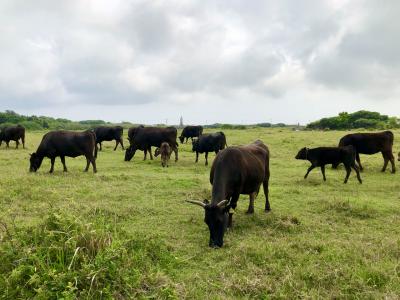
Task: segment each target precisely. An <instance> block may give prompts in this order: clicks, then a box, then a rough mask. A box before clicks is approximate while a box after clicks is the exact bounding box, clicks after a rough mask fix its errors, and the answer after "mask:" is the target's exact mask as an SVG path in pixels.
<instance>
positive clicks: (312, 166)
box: [304, 165, 315, 179]
mask: <svg viewBox="0 0 400 300" xmlns="http://www.w3.org/2000/svg"><path fill="white" fill-rule="evenodd" d="M314 168H315V166H314V165H311V166H310V167H309V168H308V170H307V173H306V175H304V179H306V178H307V176H308V174H309V173H310V172H311V170H312V169H314Z"/></svg>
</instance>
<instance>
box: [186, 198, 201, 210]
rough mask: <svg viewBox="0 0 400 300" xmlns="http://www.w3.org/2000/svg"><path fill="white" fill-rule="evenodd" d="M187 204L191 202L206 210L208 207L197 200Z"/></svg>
mask: <svg viewBox="0 0 400 300" xmlns="http://www.w3.org/2000/svg"><path fill="white" fill-rule="evenodd" d="M186 202H189V203H192V204H196V205H199V206H201V207H202V208H205V207H206V204H205V203H203V202H201V201H196V200H186Z"/></svg>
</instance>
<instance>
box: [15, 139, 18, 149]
mask: <svg viewBox="0 0 400 300" xmlns="http://www.w3.org/2000/svg"><path fill="white" fill-rule="evenodd" d="M18 146H19V142H18V140H16V141H15V149H18Z"/></svg>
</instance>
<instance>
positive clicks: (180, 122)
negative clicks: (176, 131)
mask: <svg viewBox="0 0 400 300" xmlns="http://www.w3.org/2000/svg"><path fill="white" fill-rule="evenodd" d="M179 127H183V118H182V116H181V118H180V120H179Z"/></svg>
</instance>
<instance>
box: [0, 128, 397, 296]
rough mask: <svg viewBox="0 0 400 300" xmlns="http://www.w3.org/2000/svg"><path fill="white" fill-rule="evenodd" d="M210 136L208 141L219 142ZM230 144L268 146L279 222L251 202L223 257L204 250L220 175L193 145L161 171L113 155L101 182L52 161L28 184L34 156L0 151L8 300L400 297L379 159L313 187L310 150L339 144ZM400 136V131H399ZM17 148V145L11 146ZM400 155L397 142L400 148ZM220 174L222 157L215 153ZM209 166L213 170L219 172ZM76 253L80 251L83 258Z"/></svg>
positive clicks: (274, 132)
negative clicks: (303, 157)
mask: <svg viewBox="0 0 400 300" xmlns="http://www.w3.org/2000/svg"><path fill="white" fill-rule="evenodd" d="M209 131H210V130H209ZM224 132H225V134H226V136H227V142H228V144H229V145H239V144H246V143H249V142H252V141H254V140H256V139H261V140H263V141H264V142H265V143H266V144H267V145H268V146H269V148H270V151H271V181H270V203H271V208H272V211H271V213H268V214H266V213H264V211H263V207H264V199H263V198H264V197H263V194H262V192H260V194H259V197H258V198H257V200H256V202H255V214H254V215H251V216H249V215H246V214H245V211H246V209H247V206H248V197H246V196H241V198H240V200H239V202H238V208H237V213H236V214H235V215H234V226H235V227H234V229H233V230H232V231H230V232H228V234H227V235H226V237H225V244H224V247H223V248H222V249H217V250H215V249H210V248H209V247H208V229H207V226H206V225H205V224H204V222H203V218H204V212H203V211H202V209H201V208H199V207H197V206H194V205H190V204H187V203H185V200H186V199H194V200H202V199H204V198H209V197H210V190H211V185H210V184H209V182H208V177H209V170H210V166H208V167H206V166H204V155H203V156H201V158H200V159H199V163H198V164H195V163H194V159H195V155H194V154H193V153H192V152H191V146H189V144H188V145H180V147H179V158H180V159H179V161H178V163H174V162H173V161H171V163H170V167H169V168H165V169H163V168H162V167H161V163H160V160H159V159H156V160H154V161H150V160H147V161H143V160H142V159H143V152H140V151H139V152H137V153H136V156H135V158H134V159H133V160H132V161H131V162H124V161H123V158H124V152H123V151H122V150H120V149H118V150H117V151H115V152H114V151H112V148H113V146H114V144H113V143H104V144H103V146H105V147H104V148H103V149H104V150H103V152H100V153H99V157H98V160H97V166H98V173H97V174H93V173H92V171H91V169H90V171H89V172H88V173H85V172H83V169H84V167H85V165H86V161H85V159H84V158H83V157H80V158H76V159H72V158H67V161H66V163H67V167H68V170H69V172H68V173H63V172H62V165H61V162H60V160H59V159H57V160H56V165H55V172H54V174H48V171H49V169H50V162H49V160H48V159H46V160H45V161H44V163H43V165H42V167H41V168H40V170H39V171H38V173H36V174H30V173H29V172H28V168H29V153H31V152H34V151H35V150H36V148H37V146H38V144H39V142H40V140H41V137H42V135H43V132H28V133H27V138H26V140H27V149H25V150H22V149H19V150H15V149H13V148H10V149H5V148H4V145H3V146H2V147H1V148H0V170H1V174H0V207H1V211H0V222H1V223H0V272H1V274H0V298H4V299H14V298H33V297H36V298H38V299H46V298H65V299H74V298H80V299H82V298H83V299H86V298H88V299H98V298H104V299H107V298H116V299H123V298H189V299H207V298H211V299H230V298H244V299H247V298H290V299H293V298H362V299H364V298H371V299H372V298H393V299H394V298H399V297H400V279H399V274H400V262H399V259H400V218H399V211H400V196H399V195H400V194H399V190H400V179H399V175H398V174H395V175H392V174H390V173H389V170H387V172H386V173H381V172H380V169H381V167H382V164H383V159H382V157H381V155H380V154H377V155H374V156H362V157H361V159H362V162H363V165H364V167H365V171H364V172H362V174H361V176H362V179H363V184H362V185H360V184H359V183H358V181H357V179H356V177H355V174H354V172H352V174H351V177H350V179H349V182H348V184H347V185H345V184H343V180H344V177H345V171H344V169H343V167H342V168H340V169H339V170H336V171H335V170H331V168H330V167H328V168H327V171H326V176H327V181H326V182H323V180H322V175H321V172H320V170H318V169H315V170H313V171H312V172H311V173H310V175H309V177H308V179H307V180H304V179H303V176H304V174H305V172H306V169H307V167H308V166H309V163H308V162H305V161H298V160H295V159H294V156H295V155H296V154H297V151H298V150H299V149H300V148H301V147H304V146H309V147H315V146H322V145H324V146H329V145H331V146H334V145H336V144H337V142H338V140H339V138H340V137H341V136H343V135H344V134H345V132H340V131H327V132H312V131H301V132H295V131H291V130H289V129H278V128H274V129H268V128H264V129H261V128H254V129H246V130H224ZM395 136H400V131H397V132H395ZM12 147H14V145H12ZM394 149H395V150H399V149H400V140H399V141H397V140H395V146H394ZM209 158H210V162H211V161H212V159H213V158H214V154H210V157H209ZM210 165H211V164H210ZM76 249H78V250H76Z"/></svg>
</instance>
